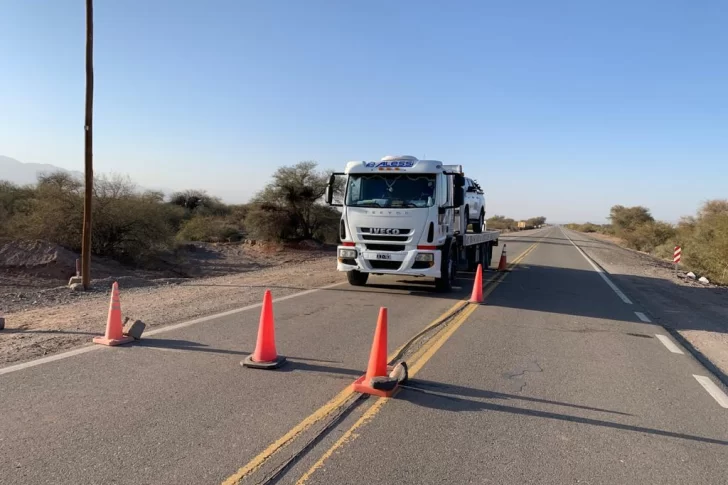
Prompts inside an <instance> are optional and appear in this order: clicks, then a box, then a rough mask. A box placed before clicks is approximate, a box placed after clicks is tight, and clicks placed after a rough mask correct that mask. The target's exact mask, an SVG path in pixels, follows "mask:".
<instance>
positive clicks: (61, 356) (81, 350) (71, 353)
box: [0, 283, 344, 375]
mask: <svg viewBox="0 0 728 485" xmlns="http://www.w3.org/2000/svg"><path fill="white" fill-rule="evenodd" d="M343 284H344V283H334V284H332V285H327V286H321V287H319V288H313V289H311V290H306V291H301V292H298V293H293V294H292V295H286V296H281V297H278V298H274V299H273V302H274V303H275V302H280V301H285V300H290V299H292V298H298V297H300V296H306V295H310V294H311V293H316V292H317V291H321V290H328V289H329V288H334V287H336V286H341V285H343ZM261 305H262V303H255V304H253V305H248V306H244V307H242V308H235V309H234V310H228V311H226V312H222V313H215V314H214V315H208V316H206V317H200V318H196V319H194V320H188V321H186V322H182V323H176V324H173V325H166V326H164V327H160V328H157V329H154V330H151V331H149V332H147V333H146V335H147V336H152V335H157V334H160V333H164V332H171V331H172V330H178V329H180V328H184V327H189V326H191V325H195V324H198V323H203V322H208V321H210V320H215V319H218V318H223V317H228V316H230V315H235V314H236V313H242V312H245V311H248V310H253V309H255V308H260V306H261ZM109 349H110V348H109V347H105V346H101V345H93V344H89V345H87V346H85V347H81V348H78V349H74V350H70V351H68V352H62V353H60V354H56V355H51V356H49V357H42V358H40V359H35V360H31V361H28V362H23V363H22V364H15V365H11V366H8V367H3V368H0V375H3V374H9V373H11V372H16V371H19V370H23V369H28V368H30V367H35V366H37V365H41V364H47V363H49V362H54V361H56V360H61V359H67V358H69V357H73V356H76V355H81V354H85V353H87V352H91V351H94V350H109Z"/></svg>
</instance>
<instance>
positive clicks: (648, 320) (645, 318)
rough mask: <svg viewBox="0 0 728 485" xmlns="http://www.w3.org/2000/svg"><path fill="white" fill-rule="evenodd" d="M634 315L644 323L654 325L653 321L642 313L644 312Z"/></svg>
mask: <svg viewBox="0 0 728 485" xmlns="http://www.w3.org/2000/svg"><path fill="white" fill-rule="evenodd" d="M634 314H635V315H637V318H639V319H640V320H642V321H643V322H645V323H652V320H650V319H649V317H648V316H647V315H645V314H644V313H642V312H634Z"/></svg>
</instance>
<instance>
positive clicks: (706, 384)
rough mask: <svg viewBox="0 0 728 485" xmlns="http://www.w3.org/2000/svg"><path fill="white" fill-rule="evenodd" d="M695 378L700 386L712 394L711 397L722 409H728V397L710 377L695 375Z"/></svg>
mask: <svg viewBox="0 0 728 485" xmlns="http://www.w3.org/2000/svg"><path fill="white" fill-rule="evenodd" d="M693 377H695V379H696V380H697V381H698V382H699V383H700V385H701V386H703V388H705V390H706V391H708V394H710V395H711V397H712V398H713V399H715V400H716V401H717V402H718V404H719V405H720V407H722V408H725V409H728V396H726V394H725V393H724V392H723V391H722V390H721V389H720V388H719V387H718V386H716V385H715V383H714V382H713V381H711V380H710V377H706V376H698V375H695V374H693Z"/></svg>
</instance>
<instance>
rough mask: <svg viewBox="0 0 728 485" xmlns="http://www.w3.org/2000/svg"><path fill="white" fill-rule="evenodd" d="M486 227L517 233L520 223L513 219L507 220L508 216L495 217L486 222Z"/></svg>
mask: <svg viewBox="0 0 728 485" xmlns="http://www.w3.org/2000/svg"><path fill="white" fill-rule="evenodd" d="M486 227H488V228H489V229H493V230H500V231H515V230H516V229H518V223H517V222H516V221H515V220H513V219H510V218H507V217H506V216H501V215H495V216H493V217H490V218H488V220H487V222H486Z"/></svg>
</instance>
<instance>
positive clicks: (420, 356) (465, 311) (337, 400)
mask: <svg viewBox="0 0 728 485" xmlns="http://www.w3.org/2000/svg"><path fill="white" fill-rule="evenodd" d="M537 244H538V243H534V244H532V245H531V246H529V247H528V249H526V250H525V251H524V252H523V253H521V255H519V256H518V257H517V258H516V259H515V260H513V262H511V263H510V264H509V266H508V267H509V269H512V268H513V267H515V266H516V265H518V264H519V263H520V262H521V261H523V259H524V258H525V257H526V256H528V254H530V253H531V251H533V250H534V249H535V248H536V246H537ZM507 275H508V273H498V274H496V275H494V276H492V277H491V278H490V279H489V280H488V281H487V282H486V283H485V286H486V288H485V290H484V291H483V298H486V297H487V296H488V295H490V294H491V293H492V292H493V290H495V288H496V287H497V286H498V284H500V282H501V281H503V280H504V279H505V278H506V276H507ZM477 309H478V305H472V304H469V303H468V302H467V301H466V300H462V301H459V302H458V303H456V304H455V305H453V306H452V307H451V308H450V309H448V310H447V311H446V312H445V313H443V314H442V315H440V316H439V317H438V318H437V319H435V320H433V321H432V322H431V323H430V324H428V325H427V326H426V327H425V328H424V329H423V330H422V331H421V332H419V333H418V334H417V335H415V337H413V338H412V339H410V340H409V341H408V342H406V343H405V344H403V345H402V346H400V347H399V348H398V349H397V350H395V351H394V352H393V353H392V354H391V355H390V356H389V357H388V358H387V360H388V361H389V362H391V361H392V360H393V359H395V358H396V357H397V356H398V355H399V354H400V353H401V352H402V351H403V350H404V349H405V348H406V347H408V346H409V345H410V344H412V343H413V342H414V341H415V340H416V339H417V338H418V337H420V336H422V335H424V334H425V333H427V332H428V331H430V330H431V329H433V328H435V327H437V326H439V325H442V324H443V323H444V322H446V321H447V320H449V319H451V318H453V316H455V318H454V319H453V320H452V321H451V322H450V323H449V324H448V325H447V327H446V329H445V330H444V331H442V333H441V334H439V335H437V336H436V337H435V338H432V339H430V340H428V341H427V342H426V343H425V344H424V345H423V346H422V347H421V348H419V349H418V350H417V351H416V352H415V353H414V354H413V355H412V357H411V358H410V359H408V360H409V361H410V362H409V366H408V367H409V375H410V377H411V376H414V375H416V374H417V372H418V371H419V370H420V369H422V367H423V366H424V365H425V364H426V363H427V362H428V361H429V360H430V359H431V358H432V356H433V355H435V353H436V352H437V351H438V350H439V349H440V348H441V347H442V346H443V345H444V344H445V342H447V340H448V339H449V338H450V337H451V336H452V335H453V334H454V333H455V332H456V331H457V330H458V329H459V328H460V327H461V326H462V324H463V323H465V321H467V319H468V317H470V315H472V314H473V313H474V312H475V310H477ZM358 397H359V396H358V395H356V396H355V391H354V390H353V389H352V387H351V386H347V387H346V388H345V389H344V390H342V391H341V392H340V393H339V394H337V395H336V396H335V397H334V398H333V399H331V400H330V401H329V402H327V403H326V404H324V405H323V406H321V407H320V408H319V409H317V410H316V411H315V412H314V413H313V414H311V415H309V416H308V417H306V418H305V419H304V420H303V421H301V422H300V423H298V424H297V425H296V426H294V427H293V428H292V429H291V430H290V431H288V432H287V433H286V434H285V435H283V436H282V437H280V438H279V439H278V440H276V441H275V442H273V443H272V444H271V445H270V446H268V447H267V448H266V449H265V450H263V451H262V452H261V453H260V454H258V455H257V456H256V457H255V458H253V459H252V460H251V461H250V462H248V463H247V464H246V465H245V466H243V467H242V468H240V469H239V470H238V471H237V472H236V473H235V474H233V475H231V476H230V477H228V478H227V479H226V480H225V481H224V482H223V485H235V484H237V483H239V482H240V481H241V480H242V479H244V478H245V477H247V476H249V475H250V474H252V473H253V472H255V471H256V470H258V469H259V468H260V467H261V466H263V464H264V463H265V462H266V461H268V460H269V459H270V458H271V457H272V456H273V455H275V453H276V452H278V450H280V449H281V448H283V447H285V446H286V445H288V444H289V443H291V442H292V441H293V440H295V439H296V438H297V437H298V436H300V435H301V434H302V433H304V432H305V431H306V430H308V429H310V428H311V427H312V426H313V425H315V424H316V423H318V422H320V421H322V420H323V419H325V418H326V417H328V416H329V415H330V414H331V413H333V412H334V411H336V410H337V409H339V408H340V407H341V406H342V405H344V404H345V403H346V402H347V401H348V400H350V399H352V398H358ZM387 400H388V399H387V398H380V399H378V400H377V401H376V402H375V403H374V405H372V407H370V408H369V409H368V410H367V411H366V412H365V413H364V414H363V415H362V416H361V418H359V420H357V422H356V423H354V424H353V425H352V427H351V428H349V430H348V431H346V433H344V435H343V436H342V437H341V438H340V439H339V440H337V441H336V443H334V444H333V445H332V446H331V448H329V449H328V450H327V451H326V453H324V454H323V455H322V456H321V458H319V460H317V461H316V463H314V464H313V465H312V466H311V468H309V470H308V471H306V473H304V474H303V476H301V478H300V479H299V480H298V482H296V483H297V484H303V483H304V482H305V481H306V480H308V478H309V477H310V476H311V475H312V474H313V473H314V472H315V471H316V470H317V469H318V468H320V467H321V465H323V464H324V462H325V461H326V460H327V459H328V458H329V457H330V456H331V455H332V454H333V453H334V452H335V451H336V449H337V448H339V447H340V446H342V445H343V444H344V443H346V442H347V441H349V439H351V437H352V436H353V434H354V432H355V431H356V429H357V428H359V427H360V426H362V425H363V424H365V423H366V422H368V421H369V420H370V419H371V418H373V417H374V416H375V415H376V414H377V413H378V412H379V410H380V409H381V407H382V406H383V405H384V403H385V402H387Z"/></svg>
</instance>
